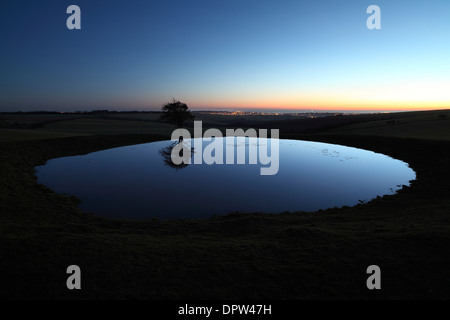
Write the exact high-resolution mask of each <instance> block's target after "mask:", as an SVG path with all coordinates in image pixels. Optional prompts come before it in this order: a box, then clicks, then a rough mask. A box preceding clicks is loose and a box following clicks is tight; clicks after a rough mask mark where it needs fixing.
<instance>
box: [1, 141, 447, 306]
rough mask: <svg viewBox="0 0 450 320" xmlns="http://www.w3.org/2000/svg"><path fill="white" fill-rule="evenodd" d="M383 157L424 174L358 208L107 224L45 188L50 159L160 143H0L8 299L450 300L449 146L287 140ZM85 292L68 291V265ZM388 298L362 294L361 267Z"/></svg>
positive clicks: (3, 264) (4, 273)
mask: <svg viewBox="0 0 450 320" xmlns="http://www.w3.org/2000/svg"><path fill="white" fill-rule="evenodd" d="M285 138H293V139H307V140H315V141H324V142H332V143H339V144H345V145H349V146H356V147H362V148H365V149H369V150H374V151H377V152H382V153H385V154H388V155H391V156H393V157H396V158H398V159H402V160H404V161H407V162H408V163H409V164H410V165H411V167H412V168H413V169H414V170H415V171H416V172H417V178H418V179H417V181H416V182H414V183H413V185H412V187H411V188H406V189H404V190H402V191H401V192H400V193H399V194H397V195H394V196H386V197H383V198H379V199H376V200H374V201H372V202H370V203H369V204H365V205H359V206H357V207H352V208H341V209H330V210H326V211H321V212H316V213H300V212H299V213H282V214H279V215H265V214H257V213H255V214H236V213H234V214H229V215H226V216H222V217H216V218H211V219H207V220H178V221H162V220H157V219H153V220H149V221H126V220H108V219H103V218H99V217H96V216H94V215H91V214H85V213H82V212H80V211H79V210H78V209H77V199H75V198H71V197H69V196H63V195H57V194H55V193H54V192H52V191H51V190H49V189H47V188H45V187H43V186H41V185H38V184H37V183H36V179H35V177H34V173H33V167H34V166H36V165H41V164H43V163H45V161H46V160H47V159H51V158H55V157H61V156H68V155H75V154H83V153H88V152H91V151H94V150H100V149H105V148H110V147H116V146H121V145H127V144H133V143H141V142H148V141H154V140H158V139H161V137H159V136H143V135H123V136H112V135H109V136H85V137H69V138H59V139H49V140H38V141H22V142H13V143H2V144H1V145H0V148H1V166H0V170H1V175H0V177H1V187H0V188H1V192H0V197H1V201H0V203H1V204H0V206H1V208H0V212H1V214H0V242H1V245H0V270H1V283H2V285H1V288H0V296H1V298H51V299H54V298H56V299H60V298H148V299H186V298H190V299H196V298H199V299H211V298H213V299H214V298H217V299H221V298H268V299H311V298H375V299H377V298H389V299H390V298H412V299H417V298H449V297H450V290H449V288H450V272H449V270H448V267H447V266H448V265H449V263H450V251H449V250H448V247H449V246H450V227H449V222H450V217H449V212H450V201H449V199H448V196H447V191H448V190H449V187H450V186H449V184H450V170H449V168H448V163H449V160H450V143H449V142H445V141H433V140H422V139H401V138H389V139H386V138H383V137H369V136H359V135H352V136H344V135H290V136H285ZM71 264H77V265H79V266H80V267H81V270H82V290H79V291H76V292H75V291H69V290H67V288H66V286H65V281H66V279H67V275H66V273H65V271H66V268H67V266H69V265H71ZM372 264H376V265H379V266H380V267H381V270H382V290H381V291H377V292H373V291H369V290H368V289H367V288H366V285H365V283H366V279H367V275H366V273H365V272H366V268H367V267H368V266H369V265H372Z"/></svg>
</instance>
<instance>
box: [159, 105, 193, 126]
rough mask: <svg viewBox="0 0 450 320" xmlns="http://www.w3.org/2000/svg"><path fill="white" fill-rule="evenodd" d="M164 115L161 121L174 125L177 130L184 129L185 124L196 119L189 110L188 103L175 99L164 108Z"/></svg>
mask: <svg viewBox="0 0 450 320" xmlns="http://www.w3.org/2000/svg"><path fill="white" fill-rule="evenodd" d="M162 111H163V114H162V115H161V120H163V121H166V122H169V123H172V124H174V125H175V126H176V127H177V128H183V124H184V123H185V122H186V121H188V120H192V119H194V116H193V115H192V114H191V112H190V111H189V110H188V106H187V105H186V103H183V102H180V101H179V100H175V99H173V100H172V102H169V103H166V104H165V105H164V106H163V107H162Z"/></svg>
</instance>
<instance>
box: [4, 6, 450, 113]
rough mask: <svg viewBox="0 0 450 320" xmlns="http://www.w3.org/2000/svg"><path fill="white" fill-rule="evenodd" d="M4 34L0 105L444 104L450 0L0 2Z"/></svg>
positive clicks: (448, 98) (448, 91)
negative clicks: (75, 17)
mask: <svg viewBox="0 0 450 320" xmlns="http://www.w3.org/2000/svg"><path fill="white" fill-rule="evenodd" d="M71 4H76V5H78V6H79V7H80V8H81V17H82V19H81V23H82V30H68V29H67V28H66V19H67V17H68V16H69V15H68V14H66V8H67V7H68V6H69V5H71ZM371 4H376V5H379V6H380V7H381V11H382V29H381V30H368V29H367V28H366V20H367V18H368V16H369V15H368V14H366V9H367V7H368V6H369V5H371ZM0 41H1V47H2V50H1V52H0V67H1V75H0V111H15V110H37V109H45V110H86V109H97V108H109V109H120V110H122V109H159V108H160V107H161V104H162V103H164V102H166V101H168V100H170V99H171V98H172V97H175V98H178V99H180V100H182V101H184V102H186V103H188V105H189V106H190V107H191V108H193V109H196V108H207V109H211V108H225V107H236V108H246V107H260V108H272V109H274V108H284V109H285V108H308V109H319V108H324V109H332V108H337V109H351V108H355V109H364V108H366V109H367V108H369V109H386V108H393V109H400V108H406V109H414V108H422V109H423V108H428V107H429V108H436V107H450V1H448V0H430V1H424V0H417V1H406V0H395V1H394V0H389V1H387V0H371V1H366V0H315V1H312V0H311V1H299V0H295V1H276V0H270V1H267V0H220V1H216V0H208V1H203V0H199V1H198V0H182V1H178V0H164V1H163V0H159V1H148V0H147V1H140V0H139V1H136V0H128V1H123V0H119V1H104V0H73V1H63V0H58V1H45V0H44V1H22V0H16V1H9V0H8V1H5V0H2V1H1V2H0Z"/></svg>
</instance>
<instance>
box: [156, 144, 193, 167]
mask: <svg viewBox="0 0 450 320" xmlns="http://www.w3.org/2000/svg"><path fill="white" fill-rule="evenodd" d="M176 147H178V148H179V150H180V157H181V158H184V157H186V156H189V155H188V151H189V149H188V148H190V143H186V142H184V141H183V140H182V139H181V140H180V141H179V142H174V143H171V144H170V145H168V146H167V147H164V148H162V149H160V150H159V153H160V154H161V156H162V159H163V162H164V164H165V165H166V166H168V167H169V168H172V169H175V170H179V169H184V168H186V167H187V166H188V165H189V163H188V162H187V161H184V162H181V163H180V164H175V163H174V162H173V161H172V150H173V149H174V148H176ZM193 154H194V148H191V160H192V155H193Z"/></svg>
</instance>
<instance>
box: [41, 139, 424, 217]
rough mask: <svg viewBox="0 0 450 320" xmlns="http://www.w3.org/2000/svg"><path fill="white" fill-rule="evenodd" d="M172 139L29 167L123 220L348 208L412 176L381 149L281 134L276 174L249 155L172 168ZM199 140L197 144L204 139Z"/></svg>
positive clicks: (86, 204) (95, 209)
mask: <svg viewBox="0 0 450 320" xmlns="http://www.w3.org/2000/svg"><path fill="white" fill-rule="evenodd" d="M218 139H221V138H218ZM173 144H174V142H172V141H159V142H153V143H146V144H139V145H133V146H126V147H120V148H115V149H108V150H103V151H98V152H94V153H90V154H87V155H82V156H74V157H64V158H57V159H52V160H49V161H48V162H47V163H46V164H45V165H43V166H39V167H36V175H37V178H38V182H39V183H42V184H44V185H46V186H48V187H49V188H51V189H53V190H55V191H56V192H58V193H65V194H68V195H74V196H76V197H78V198H80V199H81V200H82V203H81V204H80V208H81V209H82V210H83V211H85V212H92V213H95V214H97V215H99V216H105V217H110V218H128V219H147V218H154V217H157V218H162V219H167V218H203V217H209V216H212V215H215V214H226V213H230V212H265V213H280V212H283V211H316V210H318V209H327V208H332V207H342V206H353V205H356V204H358V203H359V202H360V201H369V200H371V199H373V198H376V197H377V196H383V195H387V194H394V193H395V192H396V191H397V190H399V189H401V188H402V187H403V186H404V185H406V186H409V183H410V181H411V180H414V179H415V177H416V175H415V172H414V171H413V170H412V169H411V168H409V167H408V164H407V163H405V162H402V161H400V160H396V159H393V158H390V157H388V156H386V155H383V154H378V153H374V152H371V151H367V150H361V149H356V148H350V147H345V146H340V145H332V144H325V143H317V142H309V141H298V140H282V139H281V140H279V171H278V173H277V174H276V175H260V168H261V167H264V165H261V164H248V157H247V161H246V164H233V165H230V164H223V165H219V164H212V165H207V164H204V163H203V164H190V165H185V166H174V165H173V163H171V162H170V156H169V158H168V157H167V155H170V150H171V146H173ZM202 144H203V147H202V148H203V149H204V148H205V146H207V145H208V144H210V142H207V141H203V143H202ZM265 144H267V145H268V146H269V150H270V145H271V143H270V139H258V138H247V139H246V140H245V143H241V144H236V145H234V151H235V152H234V155H235V158H236V156H237V151H238V150H239V148H245V150H246V152H247V156H248V150H249V146H252V145H253V146H256V147H259V146H262V145H265ZM225 145H226V144H224V146H225ZM225 151H226V150H225V147H224V155H223V157H224V162H226V161H225V157H226V153H225ZM194 152H196V153H197V152H199V150H194ZM235 162H236V161H235Z"/></svg>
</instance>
